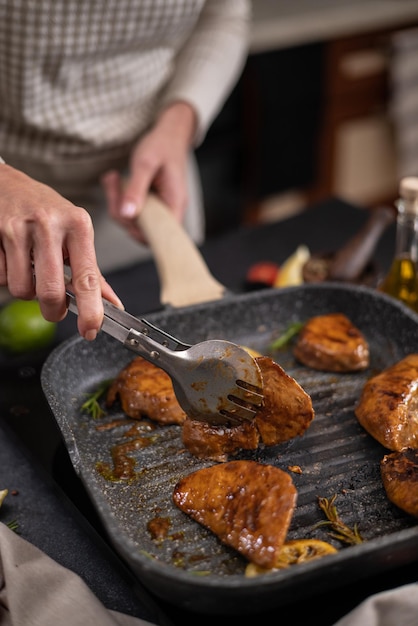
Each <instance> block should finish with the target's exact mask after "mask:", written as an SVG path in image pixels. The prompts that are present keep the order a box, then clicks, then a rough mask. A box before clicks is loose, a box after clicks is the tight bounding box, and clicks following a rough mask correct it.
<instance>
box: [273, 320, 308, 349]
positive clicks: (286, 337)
mask: <svg viewBox="0 0 418 626" xmlns="http://www.w3.org/2000/svg"><path fill="white" fill-rule="evenodd" d="M304 325H305V322H293V323H292V324H290V325H289V326H288V327H287V329H286V330H285V331H284V333H282V334H281V335H280V336H279V337H278V338H277V339H275V340H274V341H273V342H272V343H271V344H270V346H269V349H270V350H272V351H274V350H280V349H281V348H284V347H285V346H287V345H288V344H289V343H290V342H291V340H292V339H293V337H295V336H296V335H297V334H298V333H299V332H300V331H301V330H302V328H303V327H304Z"/></svg>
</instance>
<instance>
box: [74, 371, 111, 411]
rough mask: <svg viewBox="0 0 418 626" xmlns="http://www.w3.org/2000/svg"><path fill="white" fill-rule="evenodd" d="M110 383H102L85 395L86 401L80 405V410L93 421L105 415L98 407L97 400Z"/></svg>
mask: <svg viewBox="0 0 418 626" xmlns="http://www.w3.org/2000/svg"><path fill="white" fill-rule="evenodd" d="M111 382H112V381H111V380H105V381H103V382H102V383H101V385H99V387H98V388H97V389H96V391H93V393H89V394H87V400H85V402H83V404H82V405H81V410H82V411H83V412H84V413H88V415H91V417H92V418H93V419H95V420H97V419H99V418H100V417H103V415H106V411H105V410H104V409H103V408H102V407H101V406H100V403H99V400H100V398H101V397H102V396H103V395H104V394H105V392H106V391H107V389H108V387H109V385H110V383H111Z"/></svg>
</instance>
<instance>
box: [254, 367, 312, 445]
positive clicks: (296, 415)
mask: <svg viewBox="0 0 418 626" xmlns="http://www.w3.org/2000/svg"><path fill="white" fill-rule="evenodd" d="M256 361H257V363H258V365H259V366H260V370H261V374H262V376H263V393H264V406H263V407H262V408H261V409H260V411H258V413H257V415H256V418H255V425H256V427H257V429H258V432H259V433H260V437H261V440H262V442H263V443H264V444H265V445H267V446H271V445H276V444H278V443H282V442H283V441H289V439H293V438H294V437H298V436H301V435H303V433H304V432H305V430H306V429H307V428H308V426H309V425H310V423H311V422H312V420H313V418H314V416H315V413H314V409H313V406H312V400H311V397H310V395H309V394H308V393H306V391H305V390H304V389H303V388H302V387H301V386H300V385H299V383H298V382H297V381H296V380H295V379H294V378H292V376H289V374H287V373H286V372H285V371H284V369H283V368H282V367H281V366H280V365H279V364H278V363H276V362H275V361H273V360H272V359H270V358H269V357H265V356H262V357H258V358H257V359H256Z"/></svg>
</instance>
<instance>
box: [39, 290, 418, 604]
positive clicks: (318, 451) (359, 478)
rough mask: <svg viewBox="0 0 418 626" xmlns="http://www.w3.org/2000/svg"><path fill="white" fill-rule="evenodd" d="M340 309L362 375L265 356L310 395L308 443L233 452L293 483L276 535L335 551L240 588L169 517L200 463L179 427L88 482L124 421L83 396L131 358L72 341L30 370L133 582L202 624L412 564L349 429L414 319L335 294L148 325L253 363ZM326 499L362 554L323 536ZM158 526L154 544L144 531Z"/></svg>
mask: <svg viewBox="0 0 418 626" xmlns="http://www.w3.org/2000/svg"><path fill="white" fill-rule="evenodd" d="M330 312H342V313H345V314H346V315H347V316H348V317H349V318H350V319H351V320H352V322H353V323H354V324H356V325H357V326H358V328H359V329H360V330H361V331H362V332H363V333H364V334H365V336H366V338H367V340H368V341H369V343H370V349H371V364H370V368H369V369H368V370H367V371H365V372H362V373H355V374H335V373H333V374H328V373H320V372H316V371H313V370H310V369H308V368H306V367H303V366H301V365H299V364H297V363H296V362H295V360H294V358H293V356H292V353H291V350H290V349H289V348H288V349H287V350H286V351H283V352H278V353H275V354H274V355H273V356H274V358H275V359H276V360H277V361H278V362H279V363H280V364H281V365H282V366H283V367H284V368H285V370H286V371H287V372H288V373H289V374H290V375H292V376H293V377H294V378H295V379H296V380H297V381H298V382H299V383H300V384H301V385H302V386H303V387H304V389H305V390H306V391H307V392H308V393H309V394H310V395H311V397H312V401H313V405H314V409H315V413H316V415H315V419H314V420H313V422H312V424H311V426H310V427H309V429H308V430H307V431H306V433H305V434H304V435H303V436H302V437H299V438H296V439H294V440H292V441H290V442H287V443H285V444H281V445H278V446H274V447H271V448H262V447H261V448H259V449H258V450H257V451H256V452H251V453H241V454H240V456H239V458H249V459H254V460H257V461H259V462H261V463H271V464H273V465H276V466H277V467H280V468H281V469H283V470H285V471H289V469H288V468H289V467H290V466H294V465H298V466H300V468H301V470H302V473H301V474H297V473H292V474H291V475H292V478H293V480H294V483H295V485H296V487H297V490H298V503H297V508H296V511H295V514H294V517H293V520H292V524H291V527H290V530H289V535H288V538H309V537H316V538H320V539H324V540H326V541H330V542H331V543H334V545H335V546H336V547H337V548H339V549H340V550H339V552H338V553H337V554H335V555H330V556H327V557H324V558H322V559H319V560H317V561H312V562H311V563H306V564H300V565H296V566H292V567H290V568H288V569H286V570H282V571H279V572H275V573H270V574H268V575H263V576H259V577H256V578H245V576H244V570H245V565H246V563H245V561H244V559H242V558H241V557H240V556H239V555H238V554H236V553H235V552H234V551H233V550H230V549H229V548H227V547H225V546H223V545H222V544H221V543H220V542H219V541H218V540H217V538H216V537H215V536H214V535H212V533H210V532H209V531H207V530H205V529H204V528H202V527H200V526H199V525H198V524H197V523H196V522H194V521H192V520H190V519H189V518H188V517H187V516H186V515H184V514H183V513H182V512H180V511H179V510H177V509H176V507H175V506H174V504H173V503H172V492H173V488H174V485H175V483H176V481H177V480H178V479H179V478H180V477H181V476H184V475H185V474H187V473H190V472H191V471H193V470H195V469H197V468H200V467H203V466H205V465H207V463H204V462H202V461H198V460H197V459H194V458H193V457H192V456H191V455H190V454H188V453H187V452H184V451H183V449H182V445H181V440H180V428H179V427H177V426H170V427H161V428H157V429H156V430H154V431H152V432H151V433H149V435H146V436H148V437H149V438H150V441H151V443H150V445H148V446H147V447H145V448H143V449H140V450H136V451H135V452H131V453H130V456H131V457H132V458H133V459H134V460H135V463H136V466H135V471H136V472H137V475H136V476H137V477H136V479H135V480H133V481H132V482H129V481H128V482H123V483H120V482H114V481H112V480H109V479H106V478H104V477H103V476H102V474H101V473H100V472H99V471H98V464H100V463H108V464H111V462H112V461H111V456H110V451H111V449H112V447H113V446H114V445H115V444H116V443H120V442H122V441H126V432H127V430H128V426H127V425H124V426H119V427H117V428H114V429H112V430H109V431H98V429H97V425H98V423H105V422H106V421H110V420H113V419H114V418H117V417H121V416H122V414H121V412H120V411H119V410H118V408H117V407H115V408H114V409H112V410H111V411H109V412H108V414H107V415H106V417H104V418H102V419H101V421H100V422H97V421H95V420H93V419H92V418H91V417H89V416H87V415H85V414H83V413H82V412H81V410H80V407H81V404H82V402H83V401H84V399H85V397H86V394H87V393H89V392H92V391H94V390H95V389H97V387H98V385H99V384H100V383H101V382H102V381H104V380H106V379H109V378H112V377H114V376H115V375H116V374H117V373H118V372H119V371H120V369H121V368H122V367H123V366H124V365H125V364H127V363H128V362H129V361H130V360H131V359H132V358H133V357H134V355H133V353H131V352H129V351H128V350H126V349H125V348H123V347H122V346H121V345H119V344H118V343H117V342H116V341H115V340H113V339H112V338H110V337H108V336H105V335H100V336H99V337H98V339H97V340H96V341H95V342H93V343H88V342H85V341H84V340H82V339H81V338H80V337H78V336H75V337H73V338H71V339H69V340H67V341H65V342H64V343H62V344H61V345H59V346H58V347H57V348H56V349H55V350H54V351H53V352H52V353H51V355H50V356H49V357H48V359H47V361H46V362H45V365H44V367H43V370H42V386H43V390H44V392H45V395H46V397H47V399H48V402H49V404H50V406H51V408H52V411H53V413H54V415H55V418H56V420H57V423H58V425H59V427H60V429H61V432H62V435H63V438H64V440H65V443H66V446H67V448H68V450H69V454H70V457H71V460H72V463H73V465H74V468H75V470H76V471H77V473H78V474H79V476H80V477H81V479H82V481H83V482H84V484H85V486H86V488H87V490H88V492H89V494H90V496H91V499H92V501H93V503H94V505H95V507H96V508H97V511H98V513H99V515H100V517H101V519H102V521H103V524H104V526H105V527H106V529H107V532H108V534H109V537H110V539H111V541H112V543H113V545H114V547H115V548H116V550H117V551H118V552H119V554H120V555H121V556H122V557H123V558H124V559H125V560H126V562H127V563H128V565H129V566H130V567H131V569H132V570H133V571H134V573H135V574H136V575H137V576H138V578H139V579H140V580H141V581H142V583H143V584H145V585H146V586H147V587H149V589H150V590H151V591H152V592H153V593H154V594H156V595H157V596H159V597H160V598H162V599H164V600H168V601H169V602H171V603H174V604H176V605H178V606H180V607H182V608H185V609H189V610H193V611H198V612H202V613H213V614H216V613H218V614H220V613H223V614H225V613H230V614H238V613H242V612H246V611H248V612H251V611H254V612H256V611H261V610H266V609H269V608H273V607H278V606H280V605H283V604H286V603H288V602H292V601H294V600H298V601H302V600H303V598H304V597H308V596H309V595H310V594H312V593H316V592H322V591H326V590H327V589H331V588H333V587H334V588H335V587H336V586H342V585H344V584H347V583H349V582H354V581H358V580H359V579H361V578H362V577H365V576H369V575H372V574H374V573H377V572H382V571H384V570H389V569H390V568H395V567H397V566H400V565H404V564H407V563H411V562H413V561H415V560H417V559H418V526H417V520H416V519H414V518H412V517H411V516H409V515H407V514H406V513H403V512H402V511H401V510H400V509H398V508H396V507H395V506H394V505H392V504H391V503H390V502H389V501H388V499H387V497H386V495H385V492H384V490H383V486H382V483H381V479H380V473H379V462H380V460H381V458H382V457H383V455H384V454H385V453H386V452H387V450H386V449H385V448H383V447H382V446H381V445H380V444H379V443H377V442H376V441H375V440H374V439H373V438H372V437H370V436H369V435H368V434H367V433H366V432H365V431H364V430H363V429H362V427H361V426H360V425H359V424H358V422H357V420H356V418H355V415H354V407H355V404H356V402H357V401H358V398H359V395H360V393H361V390H362V387H363V385H364V383H365V382H366V380H367V379H368V378H369V377H370V376H371V375H374V374H376V373H378V372H379V371H381V370H382V369H383V368H386V367H388V366H389V365H392V364H393V363H395V362H396V361H398V360H400V359H401V358H403V357H404V356H405V355H407V354H409V353H412V352H418V316H416V315H415V314H414V313H412V312H410V311H409V310H408V309H406V308H405V307H404V306H403V305H402V304H400V303H397V302H396V301H394V300H393V299H391V298H389V297H387V296H385V295H383V294H380V293H378V292H377V291H374V290H372V289H369V288H366V287H359V286H342V285H338V284H331V283H329V284H322V285H303V286H300V287H289V288H285V289H280V290H274V289H273V290H263V291H258V292H252V293H249V294H243V295H238V296H227V297H225V298H223V299H221V300H217V301H212V302H207V303H205V304H197V305H192V306H186V307H182V308H180V309H167V310H164V311H162V312H159V313H154V314H151V315H148V316H147V319H148V320H149V321H151V322H153V323H155V324H156V325H157V326H159V327H161V328H163V329H164V330H166V331H167V332H169V333H171V334H173V335H175V336H176V337H177V338H179V339H181V340H183V341H185V342H188V343H193V342H197V341H202V340H205V339H211V338H223V339H229V340H232V341H234V342H236V343H240V344H243V345H247V346H249V347H252V348H254V349H256V350H258V351H260V352H262V353H264V354H266V353H268V346H269V344H270V343H271V341H272V340H273V339H275V338H276V337H277V336H278V335H279V334H281V333H282V332H283V331H284V330H285V329H286V328H287V327H288V325H289V324H290V323H292V322H297V321H304V320H307V319H308V318H309V317H311V316H313V315H318V314H324V313H330ZM334 494H337V499H336V505H337V509H338V511H339V513H340V515H341V517H342V519H343V520H344V521H345V522H346V523H347V524H348V525H349V526H353V525H354V524H356V523H357V524H358V526H359V530H360V532H361V534H362V536H363V537H364V539H365V541H364V543H362V544H360V545H357V546H344V545H342V544H341V543H339V542H336V541H335V540H334V539H331V538H330V537H329V534H328V532H329V529H328V528H327V527H324V526H322V527H319V528H317V527H316V524H317V523H318V522H320V521H323V520H324V519H325V518H324V514H323V513H322V511H321V510H320V509H319V506H318V497H328V498H330V497H331V496H333V495H334ZM156 517H163V518H168V519H169V520H170V528H169V531H168V535H167V538H166V539H165V540H163V541H161V542H158V541H156V540H155V539H153V538H152V536H151V534H150V532H149V531H148V529H147V524H148V523H149V522H150V521H151V520H153V519H154V518H156Z"/></svg>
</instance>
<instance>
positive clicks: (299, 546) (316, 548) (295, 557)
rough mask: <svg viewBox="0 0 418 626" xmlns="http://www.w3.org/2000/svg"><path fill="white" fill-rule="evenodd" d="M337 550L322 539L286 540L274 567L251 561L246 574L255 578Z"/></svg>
mask: <svg viewBox="0 0 418 626" xmlns="http://www.w3.org/2000/svg"><path fill="white" fill-rule="evenodd" d="M336 552H338V550H337V548H334V546H333V545H331V544H330V543H328V542H327V541H321V540H320V539H294V540H291V541H286V543H284V544H283V546H282V549H281V551H280V553H279V556H278V558H277V561H276V564H275V566H274V567H273V568H272V569H265V568H263V567H260V566H259V565H256V564H255V563H249V564H248V565H247V567H246V569H245V576H246V577H247V578H253V577H254V576H258V575H259V574H267V573H268V572H274V571H277V570H278V569H285V568H286V567H289V566H290V565H296V564H297V563H306V562H307V561H312V560H313V559H319V558H321V557H323V556H326V555H327V554H335V553H336Z"/></svg>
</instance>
